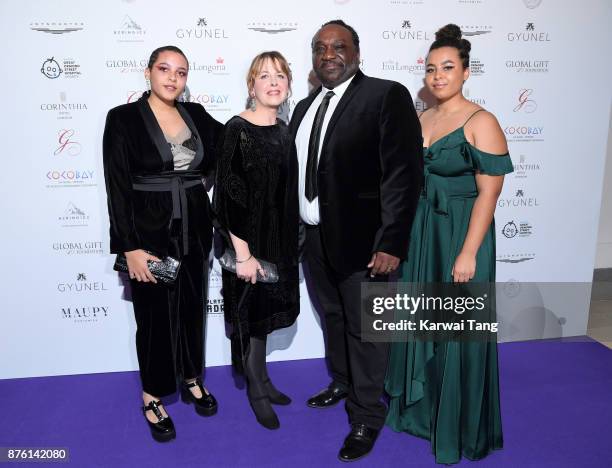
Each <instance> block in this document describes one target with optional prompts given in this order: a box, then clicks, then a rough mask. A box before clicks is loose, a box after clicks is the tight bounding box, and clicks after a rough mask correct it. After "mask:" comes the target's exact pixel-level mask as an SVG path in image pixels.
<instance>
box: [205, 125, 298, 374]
mask: <svg viewBox="0 0 612 468" xmlns="http://www.w3.org/2000/svg"><path fill="white" fill-rule="evenodd" d="M291 145H293V141H292V139H291V135H290V134H289V130H288V128H287V126H286V125H285V124H284V122H282V121H280V120H279V121H278V123H277V124H276V125H270V126H258V125H254V124H252V123H250V122H248V121H246V120H245V119H243V118H242V117H239V116H235V117H233V118H232V119H230V120H229V121H228V122H227V124H226V126H225V135H224V138H223V146H222V148H221V151H220V152H219V160H218V167H217V179H216V184H215V190H214V198H213V206H214V210H215V213H216V216H217V220H218V222H219V224H220V225H221V226H222V228H224V229H223V230H225V231H226V233H225V234H226V235H225V236H224V238H225V239H224V241H225V244H226V245H225V246H227V245H228V242H230V241H229V239H228V238H227V231H230V232H231V233H232V234H234V235H235V236H237V237H239V238H240V239H242V240H244V241H246V242H248V244H249V249H250V251H251V253H252V254H253V256H255V257H256V258H258V259H263V260H267V261H269V262H272V263H275V264H276V265H277V267H278V272H279V277H280V279H279V281H278V282H277V283H260V282H258V283H256V284H255V285H250V286H248V290H247V291H246V292H245V287H247V283H246V282H245V281H244V280H239V279H238V278H237V277H236V275H235V274H233V273H229V272H227V271H223V298H224V309H225V320H226V322H228V323H229V324H230V325H231V326H232V335H231V342H232V362H233V363H234V366H235V367H236V369H237V370H239V371H240V370H242V359H241V358H242V353H243V352H244V351H246V349H247V344H248V340H249V336H250V335H253V336H265V335H266V334H268V333H270V332H272V331H273V330H276V329H279V328H284V327H288V326H290V325H292V324H293V323H294V322H295V319H296V318H297V315H298V313H299V289H298V276H299V275H298V217H299V211H298V198H297V161H294V160H293V158H291V157H290V155H291ZM243 293H244V294H245V298H244V301H243V304H242V306H241V307H240V310H237V308H238V304H239V302H240V300H241V298H242V295H243ZM238 320H239V321H240V327H238ZM240 338H242V346H241V345H240Z"/></svg>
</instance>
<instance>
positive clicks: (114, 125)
mask: <svg viewBox="0 0 612 468" xmlns="http://www.w3.org/2000/svg"><path fill="white" fill-rule="evenodd" d="M188 70H189V64H188V61H187V58H186V57H185V54H183V52H181V50H180V49H178V48H176V47H173V46H166V47H160V48H159V49H156V50H155V51H153V53H152V54H151V58H150V59H149V64H148V67H147V69H146V70H145V78H146V79H147V81H148V82H150V88H151V89H150V91H148V92H146V93H145V94H144V95H143V96H142V98H141V99H140V100H138V101H137V102H135V103H130V104H124V105H122V106H118V107H115V108H114V109H111V110H110V111H109V112H108V116H107V119H106V127H105V129H104V141H103V153H104V177H105V181H106V193H107V198H108V213H109V220H110V243H111V246H110V250H111V253H116V254H125V257H126V259H127V265H128V270H129V277H130V286H131V290H132V301H133V306H134V314H135V317H136V325H137V329H136V350H137V354H138V364H139V367H140V377H141V381H142V388H143V393H142V398H143V401H144V406H143V411H144V415H145V417H146V420H147V422H148V425H149V427H150V429H151V434H152V436H153V438H154V439H155V440H157V441H160V442H161V441H168V440H171V439H173V438H174V437H175V436H176V432H175V429H174V424H173V423H172V420H171V419H170V417H169V416H168V414H167V413H166V411H165V409H164V407H163V406H162V404H161V401H159V398H160V397H163V396H167V395H170V394H172V393H174V392H175V391H176V383H177V380H178V379H181V380H182V389H181V390H182V398H183V401H185V402H188V403H193V404H194V405H195V408H196V411H197V412H198V413H199V414H201V415H204V416H210V415H213V414H214V413H215V412H216V411H217V402H216V401H215V398H214V397H213V395H212V394H211V393H210V392H208V390H206V389H205V388H204V387H203V385H202V381H201V378H200V376H201V374H202V369H203V365H204V336H203V331H204V327H205V317H206V316H205V312H204V305H205V302H206V293H207V282H208V252H209V251H210V247H211V243H212V221H211V216H210V211H211V210H210V205H209V201H208V196H207V194H206V190H205V188H204V185H203V177H204V175H205V173H206V172H207V171H209V170H210V169H212V168H214V163H215V158H214V149H215V147H216V143H217V140H218V138H219V136H220V134H221V132H222V128H223V126H222V125H221V124H220V123H218V122H217V121H215V120H214V119H213V118H212V117H211V116H210V115H208V114H207V113H206V111H205V110H204V108H203V107H202V106H201V105H199V104H194V103H187V102H185V103H182V102H178V101H177V99H178V98H179V96H181V94H182V93H183V92H184V90H185V84H186V81H187V73H188ZM149 252H150V253H149ZM165 255H169V256H172V257H174V258H178V259H181V262H182V263H181V266H180V270H179V274H178V278H177V280H176V283H175V284H174V286H173V287H167V286H165V285H163V284H160V282H158V281H156V279H155V277H154V276H153V275H152V274H151V272H150V271H149V268H148V265H147V262H148V261H159V259H160V258H162V257H163V256H165Z"/></svg>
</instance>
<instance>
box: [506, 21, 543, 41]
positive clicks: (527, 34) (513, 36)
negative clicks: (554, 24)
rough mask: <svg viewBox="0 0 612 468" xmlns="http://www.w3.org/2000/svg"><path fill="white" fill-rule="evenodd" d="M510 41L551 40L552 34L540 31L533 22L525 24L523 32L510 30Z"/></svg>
mask: <svg viewBox="0 0 612 468" xmlns="http://www.w3.org/2000/svg"><path fill="white" fill-rule="evenodd" d="M507 37H508V41H509V42H550V35H549V33H547V32H538V31H537V30H536V25H535V23H533V22H528V23H527V24H526V25H525V30H524V31H521V32H509V33H508V36H507Z"/></svg>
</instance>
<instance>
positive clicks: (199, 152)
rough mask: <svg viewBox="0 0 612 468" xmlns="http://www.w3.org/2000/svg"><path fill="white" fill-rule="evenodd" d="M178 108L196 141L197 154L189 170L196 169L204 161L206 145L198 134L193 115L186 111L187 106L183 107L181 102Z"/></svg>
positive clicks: (177, 104) (177, 105) (178, 103)
mask: <svg viewBox="0 0 612 468" xmlns="http://www.w3.org/2000/svg"><path fill="white" fill-rule="evenodd" d="M176 108H177V110H178V111H179V114H181V117H182V118H183V120H184V121H185V124H186V125H187V126H188V127H189V130H191V134H192V135H193V137H194V138H195V140H196V154H195V157H194V158H193V161H191V163H190V164H189V169H195V168H197V167H198V166H199V165H200V163H201V162H202V160H203V159H204V144H203V143H202V138H201V137H200V134H199V133H198V129H197V128H196V126H195V124H194V123H193V119H192V118H191V115H189V112H188V111H187V109H185V106H183V105H182V104H181V103H180V102H177V103H176Z"/></svg>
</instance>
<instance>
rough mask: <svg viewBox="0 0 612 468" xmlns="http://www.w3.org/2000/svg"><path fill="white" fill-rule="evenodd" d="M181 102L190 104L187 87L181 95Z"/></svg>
mask: <svg viewBox="0 0 612 468" xmlns="http://www.w3.org/2000/svg"><path fill="white" fill-rule="evenodd" d="M181 102H189V92H188V91H187V86H185V89H184V90H183V94H181Z"/></svg>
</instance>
